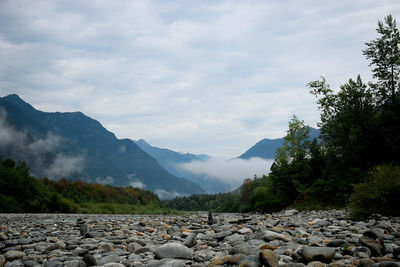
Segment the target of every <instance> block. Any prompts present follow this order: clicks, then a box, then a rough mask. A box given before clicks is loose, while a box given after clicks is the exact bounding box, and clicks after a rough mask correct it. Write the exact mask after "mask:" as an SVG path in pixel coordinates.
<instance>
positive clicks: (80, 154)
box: [0, 95, 205, 198]
mask: <svg viewBox="0 0 400 267" xmlns="http://www.w3.org/2000/svg"><path fill="white" fill-rule="evenodd" d="M0 108H2V109H3V110H4V111H5V114H3V115H2V121H1V123H0V128H1V129H2V132H3V134H0V155H1V156H2V157H3V158H6V157H13V158H14V159H15V160H25V161H26V162H27V163H28V164H29V165H30V166H31V171H32V173H34V174H35V175H36V176H49V177H50V178H53V179H60V178H61V176H62V177H67V178H69V179H80V180H83V181H85V182H100V183H109V184H111V185H115V186H134V187H142V188H144V189H148V190H151V191H153V192H155V193H157V194H158V195H159V197H160V198H168V197H174V196H176V195H190V194H194V193H205V191H204V190H203V189H202V188H201V187H200V186H199V185H197V184H196V183H194V182H191V181H189V180H186V179H182V178H178V177H176V176H174V175H172V174H170V173H169V172H167V171H166V170H165V169H164V168H162V167H161V166H160V164H159V163H158V162H157V160H156V159H154V158H153V157H152V156H150V155H149V154H147V153H146V152H144V151H143V150H142V149H140V148H139V147H138V146H137V145H136V143H135V142H134V141H132V140H130V139H122V140H121V139H117V138H116V136H115V135H114V134H113V133H112V132H110V131H108V130H107V129H105V128H104V127H103V126H102V125H101V124H100V123H99V122H98V121H96V120H94V119H92V118H89V117H87V116H85V115H84V114H83V113H81V112H63V113H61V112H55V113H49V112H42V111H39V110H36V109H35V108H33V107H32V106H31V105H29V104H28V103H26V102H24V101H23V100H22V99H21V98H20V97H19V96H17V95H9V96H6V97H2V98H0ZM3 113H4V112H3Z"/></svg>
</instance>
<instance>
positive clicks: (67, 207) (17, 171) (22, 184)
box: [0, 158, 162, 213]
mask: <svg viewBox="0 0 400 267" xmlns="http://www.w3.org/2000/svg"><path fill="white" fill-rule="evenodd" d="M152 211H154V212H157V213H158V212H160V211H162V207H161V205H160V201H159V199H158V197H157V196H156V195H155V194H153V193H151V192H150V191H147V190H143V189H139V188H132V187H113V186H109V185H101V184H87V183H84V182H81V181H68V180H66V179H61V180H59V181H52V180H49V179H47V178H43V179H39V178H35V177H32V176H31V175H30V174H29V168H28V166H27V165H26V164H25V163H24V162H22V163H16V162H14V161H13V160H12V159H5V160H2V159H1V158H0V212H4V213H18V212H29V213H38V212H40V213H59V212H61V213H151V212H152Z"/></svg>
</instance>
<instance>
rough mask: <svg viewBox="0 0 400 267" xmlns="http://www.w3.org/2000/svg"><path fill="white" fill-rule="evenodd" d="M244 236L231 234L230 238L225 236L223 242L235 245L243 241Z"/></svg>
mask: <svg viewBox="0 0 400 267" xmlns="http://www.w3.org/2000/svg"><path fill="white" fill-rule="evenodd" d="M244 239H245V238H244V236H243V235H239V234H237V233H236V234H233V235H231V236H227V237H225V239H224V241H226V242H228V243H231V244H233V243H236V242H241V241H244Z"/></svg>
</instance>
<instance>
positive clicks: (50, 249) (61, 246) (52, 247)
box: [46, 241, 67, 251]
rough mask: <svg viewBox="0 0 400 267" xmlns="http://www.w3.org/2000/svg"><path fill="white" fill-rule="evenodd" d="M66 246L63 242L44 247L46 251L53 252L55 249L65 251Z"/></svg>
mask: <svg viewBox="0 0 400 267" xmlns="http://www.w3.org/2000/svg"><path fill="white" fill-rule="evenodd" d="M66 247H67V245H66V244H65V243H64V242H63V241H58V242H57V243H52V244H50V245H48V246H47V247H46V251H53V250H56V249H65V248H66Z"/></svg>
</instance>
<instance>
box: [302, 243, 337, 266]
mask: <svg viewBox="0 0 400 267" xmlns="http://www.w3.org/2000/svg"><path fill="white" fill-rule="evenodd" d="M335 251H336V250H335V249H334V248H328V247H308V246H307V247H305V248H303V250H302V251H301V255H302V256H303V257H304V258H305V259H306V260H307V262H311V261H321V262H324V263H329V262H331V261H332V259H333V257H334V256H335Z"/></svg>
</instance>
